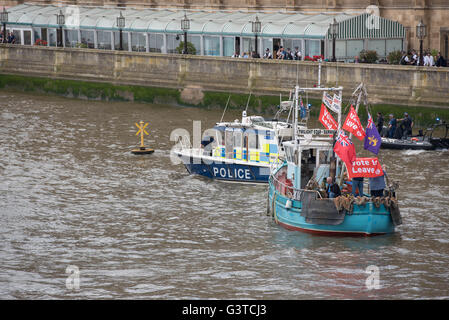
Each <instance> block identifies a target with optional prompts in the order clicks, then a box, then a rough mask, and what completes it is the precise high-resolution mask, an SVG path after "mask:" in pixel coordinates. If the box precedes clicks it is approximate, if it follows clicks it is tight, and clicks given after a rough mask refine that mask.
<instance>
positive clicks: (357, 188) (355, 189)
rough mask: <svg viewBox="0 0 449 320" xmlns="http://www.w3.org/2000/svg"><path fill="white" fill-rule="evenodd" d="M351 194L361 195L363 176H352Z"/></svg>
mask: <svg viewBox="0 0 449 320" xmlns="http://www.w3.org/2000/svg"><path fill="white" fill-rule="evenodd" d="M352 194H353V195H354V197H356V196H359V197H363V177H360V178H352Z"/></svg>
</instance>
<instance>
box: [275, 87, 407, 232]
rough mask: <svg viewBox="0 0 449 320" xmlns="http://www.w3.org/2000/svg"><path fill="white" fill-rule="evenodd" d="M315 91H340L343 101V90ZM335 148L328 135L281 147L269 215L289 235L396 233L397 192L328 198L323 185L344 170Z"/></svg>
mask: <svg viewBox="0 0 449 320" xmlns="http://www.w3.org/2000/svg"><path fill="white" fill-rule="evenodd" d="M302 90H306V89H300V88H297V89H296V95H295V96H296V99H298V98H299V97H298V96H299V92H300V91H302ZM315 90H328V91H340V96H341V90H342V88H335V89H334V88H327V89H324V88H323V89H322V88H315ZM339 118H340V117H339ZM333 143H334V141H333V138H332V137H329V136H328V135H327V136H326V135H302V136H300V135H298V134H296V133H295V135H294V138H293V139H292V140H291V141H287V142H284V143H283V147H284V150H285V161H284V162H282V163H281V164H280V165H279V166H278V167H277V168H275V169H274V170H273V171H272V174H271V175H270V179H269V195H268V207H267V210H268V212H269V213H271V215H272V216H273V217H274V220H275V222H276V223H277V224H279V225H281V226H282V227H284V228H286V229H289V230H296V231H303V232H309V233H318V234H325V235H343V236H373V235H380V234H387V233H392V232H394V231H395V227H396V226H397V225H400V224H401V223H402V220H401V216H400V213H399V208H398V205H397V199H396V190H395V189H394V188H393V186H391V187H389V189H388V190H386V192H385V193H384V196H382V197H376V198H373V197H368V196H366V195H364V196H363V197H356V198H354V197H352V196H350V195H342V196H339V197H337V198H331V199H330V198H327V196H326V192H325V190H326V187H325V186H324V185H323V183H324V181H323V179H326V178H327V177H334V179H335V177H338V176H339V175H341V174H342V170H343V167H342V163H341V162H340V161H338V160H337V159H336V157H335V156H334V153H333ZM320 184H321V186H320Z"/></svg>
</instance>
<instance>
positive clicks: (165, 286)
mask: <svg viewBox="0 0 449 320" xmlns="http://www.w3.org/2000/svg"><path fill="white" fill-rule="evenodd" d="M221 115H222V111H221V110H203V109H197V108H182V107H170V106H164V105H150V104H138V103H116V102H114V103H110V102H91V101H81V100H72V99H66V98H59V97H53V96H45V95H38V94H24V93H14V92H8V91H5V90H2V91H0V217H1V222H0V238H1V241H0V261H1V263H0V297H1V298H2V299H9V298H11V299H76V298H88V299H108V298H117V299H123V298H124V299H415V298H426V299H427V298H436V299H447V298H449V271H448V268H447V265H448V264H449V233H448V228H449V201H448V194H449V179H448V176H449V152H448V151H447V150H439V151H388V150H381V152H380V155H379V158H380V160H381V162H382V163H384V164H386V165H387V169H388V173H389V175H390V176H391V177H392V178H393V179H395V180H397V181H398V182H399V183H400V189H399V192H398V194H399V199H400V200H399V203H400V206H401V212H402V215H403V222H404V224H403V225H402V226H401V227H399V228H398V231H397V232H396V233H394V234H391V235H386V236H379V237H373V238H333V237H320V236H314V235H309V234H303V233H299V232H291V231H287V230H285V229H283V228H282V227H279V226H278V225H276V224H275V223H274V222H273V220H272V218H270V217H267V216H266V213H265V212H266V207H265V206H266V202H267V201H266V199H267V187H266V186H260V185H259V186H257V185H256V186H254V185H251V186H248V185H239V184H227V183H223V182H217V181H210V180H207V179H204V178H200V177H194V176H189V175H188V174H187V171H186V170H185V168H184V167H183V166H182V165H173V164H172V163H171V161H170V155H169V152H170V150H171V148H172V146H173V142H171V141H170V133H171V132H172V131H173V130H174V129H176V128H185V129H187V130H189V131H191V130H192V121H193V120H198V121H201V124H202V127H203V129H206V128H209V127H211V126H213V124H214V123H215V122H216V121H217V120H219V119H220V118H221ZM239 117H240V113H239V112H237V111H232V112H228V113H227V114H226V115H225V120H233V119H236V118H239ZM140 120H144V121H146V122H149V123H150V124H149V126H148V129H149V132H150V137H149V138H147V140H146V141H149V143H148V144H149V145H151V146H152V147H153V148H155V149H156V151H155V153H154V154H152V155H150V156H135V155H132V154H131V153H130V150H131V149H132V148H133V147H135V146H136V145H137V144H138V143H139V138H138V137H136V136H135V133H136V127H135V125H134V123H135V122H137V121H140ZM356 146H357V148H358V149H357V150H361V143H359V142H357V143H356ZM364 154H365V155H367V156H368V154H366V153H363V152H360V155H364ZM369 266H376V267H377V268H378V270H379V287H378V288H377V289H376V288H374V289H370V287H368V286H367V285H366V284H367V279H368V277H369V272H368V271H367V268H368V267H369ZM68 267H69V270H67V268H68ZM74 267H75V268H77V270H78V271H79V273H78V274H77V275H78V276H79V277H76V278H78V279H79V289H77V287H76V286H74V285H75V283H76V282H73V280H74V279H75V274H72V275H70V274H69V273H66V271H70V270H74V269H73V268H74ZM70 268H72V269H70ZM68 279H69V281H68ZM67 281H68V284H69V285H73V286H68V285H67Z"/></svg>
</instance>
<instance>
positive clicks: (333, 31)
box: [329, 18, 338, 62]
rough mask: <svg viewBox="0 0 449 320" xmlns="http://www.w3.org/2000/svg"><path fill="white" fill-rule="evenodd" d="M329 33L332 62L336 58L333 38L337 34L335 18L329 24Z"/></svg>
mask: <svg viewBox="0 0 449 320" xmlns="http://www.w3.org/2000/svg"><path fill="white" fill-rule="evenodd" d="M329 33H330V35H331V37H332V62H336V61H337V59H336V58H335V39H336V38H337V35H338V22H337V20H336V19H335V18H334V21H333V22H332V23H331V24H330V27H329Z"/></svg>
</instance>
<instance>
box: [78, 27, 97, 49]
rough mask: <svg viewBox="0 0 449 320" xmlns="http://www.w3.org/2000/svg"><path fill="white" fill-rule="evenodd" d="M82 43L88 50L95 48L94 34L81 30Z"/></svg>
mask: <svg viewBox="0 0 449 320" xmlns="http://www.w3.org/2000/svg"><path fill="white" fill-rule="evenodd" d="M81 43H82V44H84V45H87V47H88V48H91V49H92V48H95V39H94V32H93V31H90V30H81Z"/></svg>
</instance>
